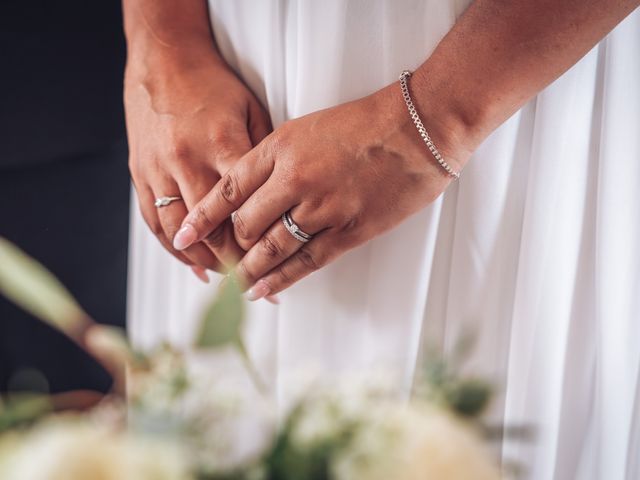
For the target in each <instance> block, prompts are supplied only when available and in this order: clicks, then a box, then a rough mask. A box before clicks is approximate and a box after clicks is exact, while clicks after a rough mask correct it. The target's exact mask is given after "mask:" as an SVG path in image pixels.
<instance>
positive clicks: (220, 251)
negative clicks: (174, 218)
mask: <svg viewBox="0 0 640 480" xmlns="http://www.w3.org/2000/svg"><path fill="white" fill-rule="evenodd" d="M216 177H217V175H215V173H213V172H209V173H207V172H202V174H201V175H198V176H197V178H194V177H193V176H192V178H191V179H190V181H189V182H187V181H182V180H179V181H178V185H179V186H180V191H181V192H182V193H183V196H184V200H185V204H186V207H187V209H188V210H192V209H193V207H194V206H195V205H196V204H197V203H198V202H199V201H200V200H202V199H203V198H204V197H205V196H206V195H207V193H209V191H210V190H211V187H212V186H213V185H215V184H216V180H217V179H216ZM185 216H186V215H185ZM183 219H184V217H183V218H182V219H180V220H181V221H182V220H183ZM232 229H233V226H232V224H231V222H228V221H227V222H225V223H224V228H223V229H222V230H220V232H216V235H211V236H210V237H208V238H206V239H205V240H204V241H203V242H202V244H203V245H204V246H205V247H206V248H208V249H209V250H210V251H211V253H212V254H213V256H214V257H216V259H217V260H218V262H220V263H221V264H222V265H224V266H225V267H226V268H231V267H232V266H233V265H235V264H236V263H238V261H239V260H240V259H241V258H242V256H243V255H244V253H245V251H244V250H243V249H242V248H240V246H239V245H238V243H237V242H236V240H235V238H234V236H233V230H232ZM190 248H191V247H190Z"/></svg>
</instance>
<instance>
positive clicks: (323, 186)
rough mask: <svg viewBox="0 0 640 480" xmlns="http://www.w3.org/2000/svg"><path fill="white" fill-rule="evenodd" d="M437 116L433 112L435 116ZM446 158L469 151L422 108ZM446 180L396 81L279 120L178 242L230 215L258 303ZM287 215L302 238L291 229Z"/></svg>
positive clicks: (461, 157)
mask: <svg viewBox="0 0 640 480" xmlns="http://www.w3.org/2000/svg"><path fill="white" fill-rule="evenodd" d="M431 113H433V112H431ZM420 114H421V117H422V120H423V122H424V123H425V126H426V128H427V130H428V131H429V132H430V134H431V137H432V138H433V141H434V143H435V144H436V145H437V147H438V148H439V150H440V152H441V153H442V155H443V156H444V158H445V159H446V160H447V162H448V163H449V164H450V165H451V166H452V167H453V168H454V169H455V170H457V171H459V170H460V168H461V166H462V164H463V162H464V161H465V160H466V159H467V157H468V154H467V153H466V152H465V151H464V149H463V148H462V146H457V145H454V143H455V142H454V141H453V140H452V139H451V138H448V137H450V135H448V134H447V130H446V127H445V126H444V125H442V124H439V123H438V122H437V121H436V120H437V118H438V116H437V115H435V114H434V115H433V116H430V115H429V112H420ZM451 180H452V177H451V176H449V175H448V174H447V172H446V171H445V170H444V169H443V168H442V167H441V166H440V165H438V164H437V162H436V161H435V159H434V158H433V156H432V155H431V153H430V152H429V150H428V149H427V147H426V146H425V144H424V142H423V141H422V139H421V137H420V135H419V134H418V132H417V130H416V128H415V126H414V125H413V123H412V121H411V118H410V116H409V114H408V112H407V109H406V106H405V104H404V101H403V99H402V95H401V94H400V87H399V85H398V84H393V85H390V86H388V87H386V88H384V89H382V90H380V91H378V92H376V93H374V94H373V95H370V96H368V97H365V98H362V99H360V100H356V101H353V102H349V103H346V104H343V105H339V106H337V107H333V108H329V109H326V110H321V111H318V112H315V113H312V114H309V115H306V116H303V117H300V118H298V119H294V120H291V121H288V122H286V123H284V124H283V125H282V126H281V127H280V128H278V129H276V130H275V131H274V132H273V133H271V134H270V135H269V136H267V137H266V138H265V139H264V140H263V141H262V142H261V143H260V144H259V145H257V146H256V147H255V148H254V149H253V150H251V151H250V152H249V153H247V154H246V155H245V156H244V157H242V158H241V159H240V160H239V161H238V162H237V163H236V164H235V165H234V166H233V167H232V168H231V169H230V170H229V171H228V172H227V173H226V174H225V175H224V177H223V178H222V179H221V180H220V181H219V182H218V183H217V184H216V185H215V187H214V188H213V189H212V190H211V191H210V192H209V194H207V196H206V197H204V198H203V199H202V200H201V201H200V202H199V203H198V204H197V205H196V206H195V207H194V208H192V209H191V211H190V213H189V214H188V215H187V217H186V218H185V220H184V221H183V223H182V228H181V229H180V231H179V232H178V233H177V234H176V236H175V238H174V247H175V248H176V249H178V250H182V249H184V248H187V247H188V246H189V245H192V244H194V243H195V242H199V241H201V240H202V239H203V238H206V237H207V236H208V235H209V234H210V233H211V232H212V231H214V230H215V229H216V228H217V227H218V226H219V225H220V224H221V223H222V222H224V221H225V220H226V219H227V218H228V217H229V215H231V214H232V213H233V212H234V211H235V212H236V213H235V214H234V216H233V217H234V233H235V237H236V240H237V242H238V244H239V245H240V246H241V247H242V248H243V249H245V250H247V253H246V254H245V256H244V257H243V258H242V260H241V261H240V262H239V264H238V265H237V266H236V273H237V275H238V278H239V279H240V280H241V282H242V283H243V284H245V285H246V286H253V287H252V288H251V290H250V292H249V298H250V299H251V300H256V299H258V298H262V297H264V296H266V295H272V294H275V293H278V292H280V291H281V290H284V289H285V288H287V287H289V286H291V285H292V284H293V283H295V282H296V281H298V280H300V279H301V278H302V277H304V276H305V275H307V274H309V273H311V272H313V271H314V270H317V269H319V268H321V267H322V266H324V265H326V264H327V263H329V262H330V261H332V260H333V259H335V258H336V257H338V256H339V255H340V254H342V253H344V252H346V251H347V250H349V249H351V248H354V247H356V246H357V245H360V244H362V243H365V242H366V241H368V240H370V239H372V238H373V237H375V236H376V235H378V234H380V233H382V232H384V231H386V230H389V229H390V228H392V227H394V226H395V225H397V224H398V223H400V222H401V221H403V220H404V219H405V218H407V217H408V216H409V215H411V214H413V213H415V212H417V211H418V210H420V209H422V208H423V207H424V206H426V205H427V204H428V203H430V202H432V201H433V200H435V199H436V198H437V197H438V196H439V195H440V194H441V193H442V192H443V191H444V190H445V188H446V187H447V185H448V184H449V182H450V181H451ZM287 211H290V213H291V217H292V219H293V221H294V222H295V223H296V224H297V225H298V226H299V228H300V229H302V230H303V231H304V232H306V233H309V234H312V235H314V237H313V239H312V240H311V241H309V242H308V243H302V242H301V241H299V240H297V239H296V238H294V237H293V236H292V235H291V233H289V232H288V231H287V229H286V228H285V226H284V224H283V222H282V219H281V217H282V215H283V213H284V212H287Z"/></svg>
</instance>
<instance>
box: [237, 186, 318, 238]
mask: <svg viewBox="0 0 640 480" xmlns="http://www.w3.org/2000/svg"><path fill="white" fill-rule="evenodd" d="M290 192H291V193H290ZM297 200H298V198H297V197H296V196H295V195H294V194H293V192H292V191H290V190H287V189H283V188H282V187H281V185H280V184H279V182H278V181H276V180H275V179H274V177H271V178H269V180H267V182H266V183H265V184H264V185H262V186H261V187H260V188H259V189H258V190H256V191H255V193H254V194H253V195H251V196H250V197H249V198H248V199H247V200H246V201H245V202H244V203H243V204H242V205H241V206H240V208H238V210H236V211H235V212H234V214H233V217H232V219H233V222H232V223H233V231H234V236H235V239H236V241H237V242H238V245H240V246H241V247H242V248H243V249H244V250H250V249H251V247H253V246H254V245H255V244H256V242H258V240H259V239H260V238H261V237H262V236H263V234H264V233H265V232H266V231H267V229H268V228H269V227H270V226H271V225H273V224H274V223H275V222H276V221H277V220H279V219H280V217H281V216H282V214H283V213H284V212H286V211H287V210H289V209H290V208H291V206H292V205H295V204H296V202H297ZM309 213H312V212H309ZM302 218H308V214H306V213H304V214H302ZM301 228H302V227H301Z"/></svg>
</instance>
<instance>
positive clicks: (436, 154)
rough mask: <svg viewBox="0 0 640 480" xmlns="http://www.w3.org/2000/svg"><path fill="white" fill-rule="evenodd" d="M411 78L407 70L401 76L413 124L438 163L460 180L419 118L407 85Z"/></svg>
mask: <svg viewBox="0 0 640 480" xmlns="http://www.w3.org/2000/svg"><path fill="white" fill-rule="evenodd" d="M410 76H411V72H410V71H409V70H405V71H404V72H402V73H401V74H400V89H401V90H402V98H404V103H406V104H407V108H408V109H409V115H411V119H412V120H413V123H414V124H415V125H416V128H417V129H418V132H419V133H420V136H421V137H422V140H424V143H425V144H426V145H427V148H429V151H430V152H431V154H432V155H433V156H434V157H435V159H436V160H437V161H438V163H439V164H440V166H441V167H442V168H444V169H445V170H446V172H447V173H448V174H449V175H451V176H452V177H453V178H455V179H458V178H460V173H459V172H456V171H455V170H454V169H453V168H451V165H449V164H448V163H447V162H445V161H444V158H442V155H440V152H439V151H438V149H437V148H436V146H435V145H434V144H433V140H431V137H430V136H429V134H428V133H427V129H426V128H424V125H423V124H422V120H420V117H419V116H418V112H417V111H416V107H415V105H414V104H413V101H412V100H411V95H409V85H408V84H407V78H409V77H410Z"/></svg>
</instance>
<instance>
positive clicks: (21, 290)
mask: <svg viewBox="0 0 640 480" xmlns="http://www.w3.org/2000/svg"><path fill="white" fill-rule="evenodd" d="M0 293H2V294H4V295H5V296H6V297H7V298H8V299H9V300H12V301H13V302H15V303H16V304H17V305H19V306H20V307H22V308H23V309H25V310H27V311H28V312H30V313H31V314H33V315H34V316H36V317H38V318H40V319H41V320H44V321H45V322H46V323H48V324H49V325H52V326H53V327H55V328H57V329H58V330H61V331H62V332H64V333H67V334H68V335H70V336H73V333H74V332H78V331H81V330H82V328H83V327H84V326H85V325H86V323H87V321H88V316H87V314H86V313H85V312H84V311H83V310H82V308H81V307H80V306H79V305H78V304H77V303H76V301H75V300H74V299H73V297H72V296H71V294H70V293H69V292H68V291H67V289H66V288H65V287H64V286H63V285H62V284H61V283H60V282H59V281H58V280H57V279H56V277H55V276H54V275H53V274H52V273H51V272H49V271H48V270H47V269H46V268H44V267H43V266H42V265H41V264H40V263H38V262H37V261H35V260H34V259H32V258H31V257H29V256H28V255H26V254H25V253H24V252H23V251H22V250H20V249H19V248H18V247H16V246H15V245H13V244H12V243H11V242H9V241H8V240H6V239H4V238H2V237H0Z"/></svg>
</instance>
